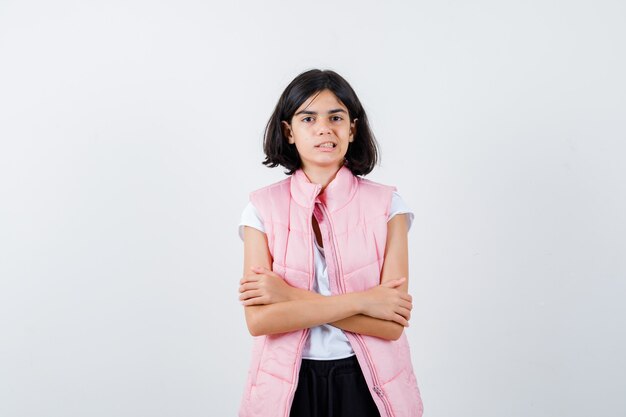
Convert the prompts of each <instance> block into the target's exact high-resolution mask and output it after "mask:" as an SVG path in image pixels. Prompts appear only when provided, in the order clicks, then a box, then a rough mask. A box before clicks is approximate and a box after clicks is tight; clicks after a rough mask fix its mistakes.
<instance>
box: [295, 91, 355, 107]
mask: <svg viewBox="0 0 626 417" xmlns="http://www.w3.org/2000/svg"><path fill="white" fill-rule="evenodd" d="M329 109H344V110H348V108H347V107H346V106H345V105H344V104H343V103H342V102H341V101H340V100H339V99H338V98H337V96H336V95H335V93H333V92H332V91H330V90H322V91H320V92H317V93H315V94H312V95H311V96H310V97H308V98H307V99H306V100H304V103H302V104H301V105H300V107H298V109H297V110H296V113H297V112H299V111H302V110H310V111H314V112H316V113H323V112H324V111H327V110H329Z"/></svg>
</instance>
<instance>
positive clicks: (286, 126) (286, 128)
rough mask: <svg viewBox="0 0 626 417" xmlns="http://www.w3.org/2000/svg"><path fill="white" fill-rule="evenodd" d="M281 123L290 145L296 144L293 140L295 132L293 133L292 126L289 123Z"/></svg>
mask: <svg viewBox="0 0 626 417" xmlns="http://www.w3.org/2000/svg"><path fill="white" fill-rule="evenodd" d="M280 123H281V124H282V126H283V136H285V137H286V138H287V140H288V141H289V143H291V144H293V143H295V141H294V140H293V132H292V131H291V126H290V125H289V123H287V122H286V121H284V120H283V121H281V122H280Z"/></svg>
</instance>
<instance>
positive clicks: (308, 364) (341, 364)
mask: <svg viewBox="0 0 626 417" xmlns="http://www.w3.org/2000/svg"><path fill="white" fill-rule="evenodd" d="M300 371H301V372H307V371H308V372H313V373H314V374H315V375H316V376H323V377H326V376H329V375H331V374H332V375H337V374H345V373H353V372H361V367H360V366H359V361H358V360H357V358H356V355H352V356H349V357H347V358H343V359H331V360H315V359H302V365H301V367H300Z"/></svg>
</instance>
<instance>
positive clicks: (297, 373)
mask: <svg viewBox="0 0 626 417" xmlns="http://www.w3.org/2000/svg"><path fill="white" fill-rule="evenodd" d="M318 193H319V190H318V191H317V193H316V194H315V195H317V194H318ZM313 207H315V206H313ZM311 216H313V213H312V212H311V215H310V216H309V231H310V232H311V233H313V221H312V217H311ZM313 237H314V236H311V238H313ZM309 247H310V249H311V250H310V251H309V253H310V255H311V257H310V259H311V262H309V271H310V273H309V288H307V289H308V290H309V291H310V290H311V288H312V285H311V284H312V282H313V276H314V275H315V254H314V253H313V250H314V249H313V240H312V239H309ZM309 331H310V330H309V329H304V332H302V337H300V341H299V342H298V349H297V350H296V361H297V363H296V366H295V367H294V373H293V380H294V384H293V388H292V389H291V392H290V393H289V397H288V398H289V399H288V401H287V409H286V410H285V417H289V414H291V405H292V404H293V397H294V396H295V395H296V389H297V388H298V382H299V380H300V367H301V365H302V346H303V345H304V341H305V340H306V338H307V336H308V335H309Z"/></svg>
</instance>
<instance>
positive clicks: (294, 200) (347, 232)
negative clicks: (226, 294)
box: [239, 167, 423, 417]
mask: <svg viewBox="0 0 626 417" xmlns="http://www.w3.org/2000/svg"><path fill="white" fill-rule="evenodd" d="M394 190H395V188H394V187H390V186H386V185H382V184H378V183H375V182H373V181H370V180H366V179H363V178H361V177H357V176H355V175H353V174H352V172H351V171H350V170H349V169H348V168H346V167H342V168H340V169H339V171H338V172H337V175H336V176H335V178H334V179H333V180H332V181H331V182H330V184H328V186H327V187H326V189H325V190H324V192H323V193H322V194H320V191H321V185H319V184H313V183H311V182H310V181H309V180H308V178H307V177H306V175H305V174H304V172H303V171H302V170H298V171H296V172H295V173H294V174H293V175H291V176H289V177H288V178H286V179H284V180H282V181H279V182H277V183H274V184H272V185H269V186H267V187H264V188H261V189H259V190H257V191H254V192H252V193H251V194H250V201H251V202H252V204H253V205H254V206H255V207H256V208H257V210H258V211H259V214H260V216H261V218H262V219H263V225H264V228H265V233H266V236H267V242H268V246H269V250H270V254H271V255H272V269H273V271H274V272H276V273H277V274H278V275H280V276H282V277H283V278H284V279H285V281H286V282H287V283H289V285H291V286H294V287H298V288H304V289H309V290H310V289H311V288H312V285H313V280H314V279H315V271H314V269H313V268H314V258H313V256H314V255H313V239H314V232H313V227H312V216H315V218H316V220H317V222H318V224H319V227H320V231H321V234H322V241H323V246H324V252H325V257H326V261H327V264H328V275H329V280H330V288H331V292H332V293H333V294H343V293H348V292H354V291H364V290H367V289H368V288H371V287H374V286H376V285H379V284H380V273H381V269H382V266H383V260H384V255H385V244H386V239H387V219H388V215H389V208H390V205H391V198H392V194H393V191H394ZM308 333H309V330H308V329H303V330H298V331H293V332H288V333H282V334H274V335H267V336H258V337H255V338H254V342H253V348H252V361H251V364H250V369H249V371H248V379H247V383H246V388H245V391H244V395H243V399H242V401H241V407H240V411H239V416H240V417H289V412H290V409H291V403H292V401H293V397H294V393H295V390H296V387H297V385H298V374H299V371H300V363H301V359H302V349H303V346H304V343H305V341H306V338H307V336H308ZM345 334H346V336H347V338H348V340H349V341H350V344H351V345H352V349H353V350H354V352H355V354H356V357H357V359H358V362H359V365H360V367H361V369H362V371H363V375H364V377H365V380H366V381H367V384H368V386H369V388H370V392H371V394H372V398H373V399H374V402H375V403H376V405H377V407H378V409H379V411H380V415H381V416H383V417H421V416H422V413H423V406H422V400H421V397H420V392H419V389H418V386H417V381H416V379H415V375H414V374H413V367H412V364H411V355H410V351H409V345H408V341H407V339H406V335H405V334H404V332H403V333H402V336H401V337H400V338H399V339H398V340H395V341H388V340H384V339H381V338H377V337H373V336H367V335H361V334H357V333H351V332H345Z"/></svg>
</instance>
